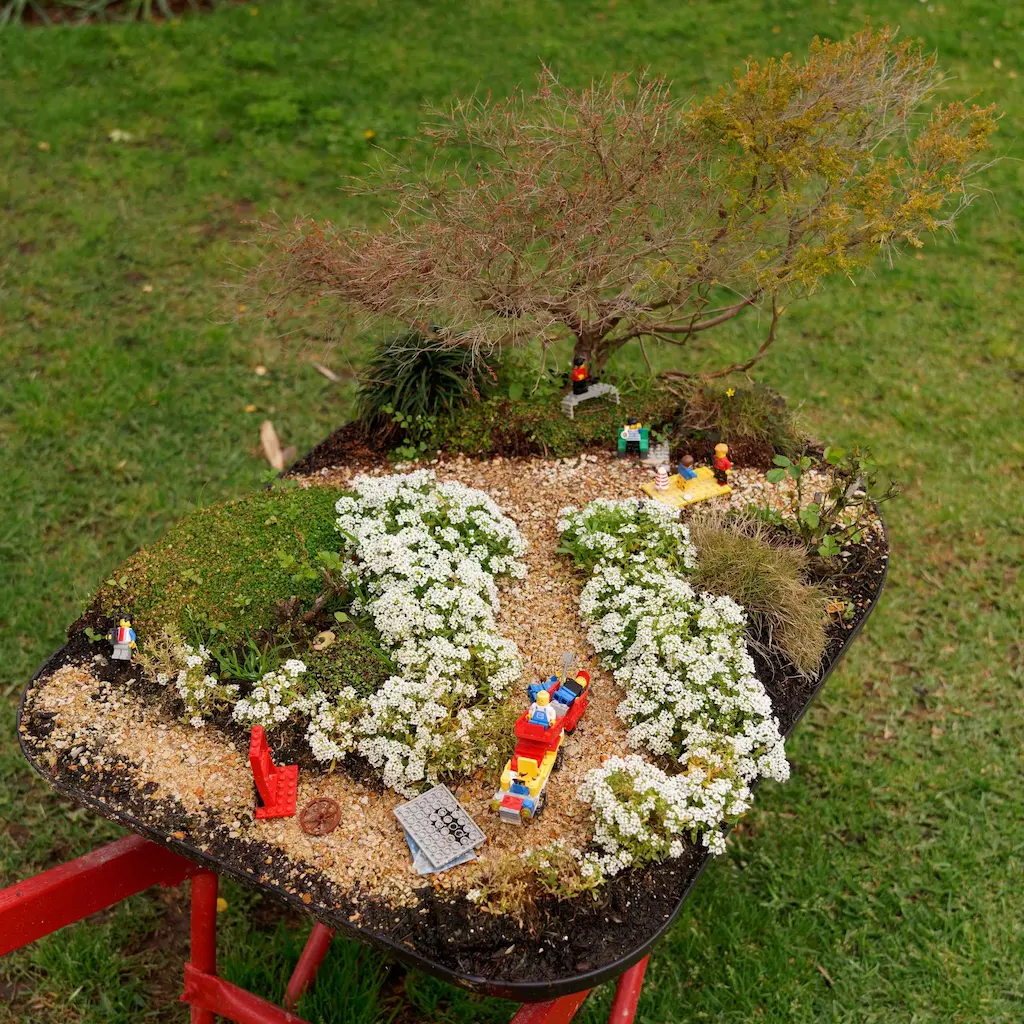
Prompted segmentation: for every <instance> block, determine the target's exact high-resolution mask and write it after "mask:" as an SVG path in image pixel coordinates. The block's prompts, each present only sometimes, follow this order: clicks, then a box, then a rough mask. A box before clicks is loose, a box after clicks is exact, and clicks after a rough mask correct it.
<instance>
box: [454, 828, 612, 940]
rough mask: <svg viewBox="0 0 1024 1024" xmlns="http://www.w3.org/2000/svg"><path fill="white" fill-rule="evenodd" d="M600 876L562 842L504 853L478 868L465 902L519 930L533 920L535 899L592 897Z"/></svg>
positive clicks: (581, 854)
mask: <svg viewBox="0 0 1024 1024" xmlns="http://www.w3.org/2000/svg"><path fill="white" fill-rule="evenodd" d="M604 880H605V879H604V876H603V875H602V874H601V872H600V870H599V869H598V868H597V866H596V864H595V862H594V859H593V858H591V859H590V860H587V859H586V858H585V855H584V853H583V852H582V851H580V850H578V849H576V848H575V847H574V846H570V845H569V844H568V843H566V842H565V841H564V840H560V839H555V840H553V841H552V842H550V843H548V844H547V845H546V846H542V847H537V848H535V849H530V850H525V851H524V852H523V853H521V854H518V855H517V854H514V853H507V854H504V855H503V856H501V857H498V858H497V859H494V860H491V861H489V862H487V863H484V864H482V865H481V866H480V869H479V871H478V873H477V875H476V876H475V877H474V878H473V880H472V883H471V885H470V888H469V889H468V890H467V891H466V899H467V900H469V902H470V903H473V904H475V905H476V906H477V907H479V908H480V909H481V910H485V911H487V912H488V913H491V914H496V915H500V916H502V917H508V918H512V919H513V920H515V921H517V922H518V923H519V925H520V926H522V925H523V924H524V922H526V921H527V920H530V919H532V918H535V917H536V916H537V911H536V904H537V900H538V898H539V897H544V896H547V897H550V898H552V899H573V898H574V897H576V896H580V895H582V894H584V893H591V894H593V895H595V896H596V893H597V889H598V888H599V887H600V886H601V884H602V883H603V882H604Z"/></svg>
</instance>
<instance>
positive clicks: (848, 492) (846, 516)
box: [766, 445, 899, 558]
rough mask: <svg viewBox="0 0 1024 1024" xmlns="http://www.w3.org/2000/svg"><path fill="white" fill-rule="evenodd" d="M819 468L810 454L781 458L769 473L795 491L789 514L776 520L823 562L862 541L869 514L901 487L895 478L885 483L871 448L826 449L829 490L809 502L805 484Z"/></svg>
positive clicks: (771, 479)
mask: <svg viewBox="0 0 1024 1024" xmlns="http://www.w3.org/2000/svg"><path fill="white" fill-rule="evenodd" d="M814 467H815V463H814V461H813V460H812V459H811V458H810V456H808V455H803V456H800V457H794V458H792V459H790V458H789V457H788V456H785V455H776V456H775V468H773V469H770V470H769V471H768V474H767V478H768V481H769V483H774V484H778V483H781V482H782V481H783V480H786V479H789V480H792V481H793V484H794V487H793V490H792V495H793V500H792V504H791V507H790V510H789V513H788V514H787V515H782V516H779V517H774V518H775V519H776V521H777V522H778V523H779V525H782V526H784V527H786V528H787V529H789V530H791V531H792V532H794V533H796V534H797V535H798V536H799V537H800V539H801V540H802V541H803V542H804V543H805V544H806V545H807V547H808V548H810V549H811V550H812V551H816V552H817V554H819V555H820V556H821V557H822V558H832V557H833V556H835V555H838V554H839V552H840V551H841V550H842V549H843V546H844V545H845V544H848V543H854V544H856V543H858V542H859V541H860V540H861V538H862V536H863V533H864V527H865V525H866V519H867V514H868V512H869V511H870V510H871V508H872V507H873V506H874V505H880V504H881V503H882V502H885V501H889V500H890V499H892V498H894V497H895V496H896V495H897V494H899V486H898V485H897V484H896V483H895V482H894V481H892V480H890V481H888V483H887V484H886V485H884V486H880V485H879V477H878V467H877V466H876V464H875V462H874V459H873V458H872V457H871V453H870V451H869V450H868V449H866V448H860V447H858V446H857V445H854V446H853V447H852V448H850V449H849V450H847V449H845V448H836V447H832V446H830V447H828V448H826V449H825V463H824V470H825V474H826V476H827V481H826V484H825V487H824V490H821V491H815V492H814V493H813V494H812V495H811V501H809V502H808V501H805V497H806V482H805V481H806V477H807V473H808V471H809V470H811V469H812V468H814ZM766 518H772V517H771V516H768V517H766Z"/></svg>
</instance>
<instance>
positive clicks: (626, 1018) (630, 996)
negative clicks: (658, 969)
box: [608, 956, 650, 1024]
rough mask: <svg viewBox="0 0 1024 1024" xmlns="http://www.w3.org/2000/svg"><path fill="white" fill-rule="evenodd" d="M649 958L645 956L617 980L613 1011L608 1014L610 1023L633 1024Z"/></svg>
mask: <svg viewBox="0 0 1024 1024" xmlns="http://www.w3.org/2000/svg"><path fill="white" fill-rule="evenodd" d="M648 960H650V957H649V956H645V957H644V958H643V960H641V961H640V962H639V963H638V964H634V965H633V966H632V967H630V969H629V970H628V971H626V973H625V974H623V975H622V977H620V978H619V980H618V981H617V982H616V984H615V998H614V999H613V1000H612V1012H611V1013H610V1014H609V1015H608V1024H633V1018H634V1017H635V1016H636V1004H637V1003H638V1002H639V1001H640V989H641V988H643V984H644V972H645V971H646V970H647V961H648Z"/></svg>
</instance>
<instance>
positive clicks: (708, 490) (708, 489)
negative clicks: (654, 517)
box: [643, 466, 732, 508]
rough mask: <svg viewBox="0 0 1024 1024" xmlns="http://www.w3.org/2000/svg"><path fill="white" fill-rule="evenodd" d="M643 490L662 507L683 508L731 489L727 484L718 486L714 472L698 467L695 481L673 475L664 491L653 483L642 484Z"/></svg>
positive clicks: (706, 467)
mask: <svg viewBox="0 0 1024 1024" xmlns="http://www.w3.org/2000/svg"><path fill="white" fill-rule="evenodd" d="M684 485H685V486H684ZM643 490H644V492H645V493H646V494H648V495H650V496H651V497H652V498H654V500H655V501H660V502H661V503H662V504H663V505H671V506H672V507H673V508H685V507H686V506H687V505H695V504H696V503H697V502H698V501H707V500H708V498H717V497H719V496H720V495H723V494H728V493H729V492H730V491H731V490H732V488H731V487H730V486H729V485H728V484H720V483H719V482H718V481H717V480H716V479H715V473H714V470H712V469H711V468H710V467H708V466H699V467H698V468H697V479H696V480H684V479H683V478H682V477H681V476H678V475H674V476H671V477H669V481H668V490H666V491H659V490H658V489H657V487H655V486H654V483H653V481H652V482H651V483H648V484H644V485H643Z"/></svg>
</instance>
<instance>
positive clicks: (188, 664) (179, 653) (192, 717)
mask: <svg viewBox="0 0 1024 1024" xmlns="http://www.w3.org/2000/svg"><path fill="white" fill-rule="evenodd" d="M173 655H174V660H175V661H176V662H177V664H179V665H183V666H184V668H182V669H180V670H179V671H178V674H177V675H176V676H175V677H174V688H175V690H177V692H178V696H179V697H180V698H181V699H182V702H183V703H184V705H185V714H186V715H187V716H188V721H189V724H190V725H191V726H192V727H193V728H195V729H201V728H202V727H203V725H204V724H205V722H206V719H207V718H209V717H210V715H211V714H213V712H214V710H215V709H216V707H217V706H218V705H219V704H222V703H225V702H227V703H230V702H231V701H232V700H234V699H235V698H236V697H237V696H238V687H237V686H236V685H235V684H234V683H221V682H220V681H219V680H218V679H217V677H216V676H215V675H212V674H210V673H208V672H207V671H206V665H207V663H208V662H209V660H210V652H209V651H208V650H207V649H206V648H205V647H204V646H203V645H202V644H200V645H199V646H198V647H193V646H192V645H191V644H187V643H185V642H184V641H182V642H179V643H176V645H175V647H174V651H173ZM157 680H158V682H161V683H169V682H170V681H171V678H170V676H168V675H166V674H165V673H162V672H161V673H159V674H158V675H157Z"/></svg>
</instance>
